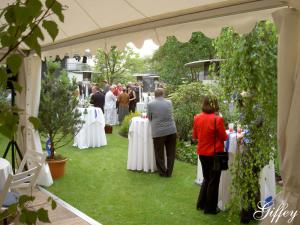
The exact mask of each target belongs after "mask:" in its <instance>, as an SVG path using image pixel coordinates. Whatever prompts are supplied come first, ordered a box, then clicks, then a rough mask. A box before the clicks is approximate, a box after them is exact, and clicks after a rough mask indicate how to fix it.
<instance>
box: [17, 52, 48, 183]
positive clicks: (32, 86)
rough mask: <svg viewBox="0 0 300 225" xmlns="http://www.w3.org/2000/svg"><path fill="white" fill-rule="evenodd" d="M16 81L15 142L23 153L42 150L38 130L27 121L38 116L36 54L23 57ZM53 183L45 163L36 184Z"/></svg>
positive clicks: (38, 88) (37, 58)
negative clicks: (16, 129) (17, 87)
mask: <svg viewBox="0 0 300 225" xmlns="http://www.w3.org/2000/svg"><path fill="white" fill-rule="evenodd" d="M18 83H19V84H20V85H21V86H22V92H21V93H20V94H18V95H17V98H16V104H17V106H18V107H19V108H20V109H22V112H21V113H20V124H19V129H18V134H17V142H18V145H19V147H20V150H21V151H22V152H23V155H24V154H25V152H26V151H37V152H42V146H41V141H40V136H39V133H38V131H36V130H35V129H34V127H33V125H32V124H31V123H30V122H29V120H28V119H29V117H31V116H34V117H37V116H38V110H39V102H40V91H41V59H40V58H39V57H38V56H29V57H26V58H24V59H23V64H22V67H21V70H20V72H19V76H18ZM52 183H53V180H52V177H51V174H50V170H49V167H48V165H47V164H45V165H44V166H43V168H42V170H41V174H40V176H39V178H38V180H37V184H39V185H43V186H50V185H51V184H52Z"/></svg>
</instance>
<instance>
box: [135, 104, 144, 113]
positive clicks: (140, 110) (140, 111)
mask: <svg viewBox="0 0 300 225" xmlns="http://www.w3.org/2000/svg"><path fill="white" fill-rule="evenodd" d="M145 108H146V104H145V103H144V102H138V103H136V111H137V112H139V113H142V112H144V110H145Z"/></svg>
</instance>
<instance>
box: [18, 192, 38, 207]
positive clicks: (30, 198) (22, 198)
mask: <svg viewBox="0 0 300 225" xmlns="http://www.w3.org/2000/svg"><path fill="white" fill-rule="evenodd" d="M34 199H35V197H33V196H28V195H21V196H20V198H19V205H20V207H23V206H24V204H25V203H26V202H32V201H34Z"/></svg>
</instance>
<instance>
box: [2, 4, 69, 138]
mask: <svg viewBox="0 0 300 225" xmlns="http://www.w3.org/2000/svg"><path fill="white" fill-rule="evenodd" d="M62 10H63V6H62V5H61V4H60V3H59V2H58V1H57V0H46V1H40V0H26V1H21V0H16V1H15V2H13V3H10V4H8V5H7V7H5V8H3V9H1V11H0V20H1V25H0V51H1V52H3V54H2V55H1V56H0V64H4V63H6V66H7V67H0V90H5V89H6V85H7V80H8V78H10V77H13V76H15V75H16V74H17V73H18V71H19V68H20V66H21V63H22V56H21V55H22V50H21V49H20V45H21V44H23V46H26V47H28V49H30V50H31V51H34V52H36V53H37V54H38V55H41V46H40V43H39V41H42V40H44V33H45V31H46V32H47V33H48V34H49V35H50V36H51V37H52V39H53V40H54V39H55V37H56V36H57V33H58V29H57V24H56V22H55V21H54V20H53V19H52V18H53V17H50V16H51V15H56V16H57V17H58V19H59V20H60V21H62V22H63V21H64V16H63V14H62ZM23 54H24V53H23ZM12 85H13V86H14V88H15V90H16V91H18V92H21V90H22V87H20V85H19V84H18V83H17V82H12ZM3 93H4V92H3V91H2V92H1V95H3ZM18 112H19V109H17V108H16V107H8V108H4V109H2V110H1V113H0V133H1V134H3V135H5V136H7V137H8V138H10V139H12V138H13V136H14V134H15V132H16V130H17V124H18V120H19V116H18Z"/></svg>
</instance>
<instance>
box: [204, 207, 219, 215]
mask: <svg viewBox="0 0 300 225" xmlns="http://www.w3.org/2000/svg"><path fill="white" fill-rule="evenodd" d="M220 212H221V210H220V209H219V208H218V207H217V208H216V209H215V210H212V211H207V210H204V214H212V215H216V214H218V213H220Z"/></svg>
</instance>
